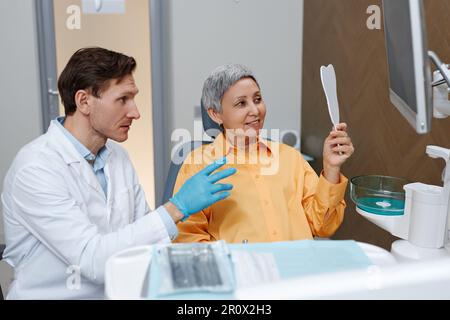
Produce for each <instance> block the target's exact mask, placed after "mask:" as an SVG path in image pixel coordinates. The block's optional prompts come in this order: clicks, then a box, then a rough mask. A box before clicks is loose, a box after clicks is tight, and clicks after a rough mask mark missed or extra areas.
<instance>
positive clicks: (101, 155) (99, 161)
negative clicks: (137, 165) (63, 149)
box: [56, 117, 109, 196]
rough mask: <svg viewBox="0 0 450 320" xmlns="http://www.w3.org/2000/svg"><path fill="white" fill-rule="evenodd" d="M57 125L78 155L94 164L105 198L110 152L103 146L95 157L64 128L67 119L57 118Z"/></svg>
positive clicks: (93, 167)
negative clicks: (107, 164) (106, 171)
mask: <svg viewBox="0 0 450 320" xmlns="http://www.w3.org/2000/svg"><path fill="white" fill-rule="evenodd" d="M56 120H58V121H56V124H57V125H58V127H59V128H60V129H61V130H62V132H63V133H64V135H65V136H66V137H67V139H69V141H70V142H71V143H72V144H73V146H74V147H75V149H77V151H78V153H79V154H81V156H82V157H83V158H85V159H86V161H87V162H89V163H92V161H93V164H92V169H93V170H94V174H95V176H96V177H97V180H98V182H99V183H100V186H101V187H102V189H103V192H104V193H105V196H106V195H107V192H108V182H107V181H106V176H105V171H104V170H103V169H104V168H105V164H106V159H108V156H109V150H108V148H106V146H103V147H102V148H101V149H100V150H99V152H98V155H97V156H95V155H94V154H93V153H92V152H91V151H89V149H88V148H86V147H85V146H84V145H83V144H82V143H81V142H80V141H78V140H77V139H76V138H75V137H74V136H73V135H72V134H71V133H70V132H69V131H68V130H67V129H66V128H64V121H65V117H58V118H56Z"/></svg>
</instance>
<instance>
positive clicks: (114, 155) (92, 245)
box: [2, 48, 236, 299]
mask: <svg viewBox="0 0 450 320" xmlns="http://www.w3.org/2000/svg"><path fill="white" fill-rule="evenodd" d="M135 68H136V61H135V60H134V59H133V58H132V57H128V56H126V55H123V54H121V53H117V52H113V51H110V50H106V49H103V48H84V49H80V50H78V51H77V52H76V53H75V54H74V55H73V56H72V57H71V58H70V60H69V62H68V64H67V66H66V67H65V69H64V70H63V72H62V73H61V76H60V78H59V81H58V89H59V93H60V95H61V100H62V103H63V104H64V108H65V115H66V116H65V117H60V118H57V119H56V120H53V121H52V123H51V124H50V127H49V128H48V132H47V133H46V134H44V135H42V136H40V137H38V138H37V139H36V140H34V141H32V142H31V143H29V144H27V145H26V146H25V147H23V148H22V149H21V150H20V152H19V153H18V154H17V156H16V158H15V159H14V161H13V163H12V165H11V167H10V169H9V171H8V173H7V175H6V178H5V181H4V189H3V194H2V204H3V216H4V226H5V235H6V250H5V252H4V259H5V260H6V261H7V262H8V263H9V264H10V265H11V266H12V267H13V268H14V271H15V275H14V281H13V283H12V284H11V287H10V290H9V292H8V296H7V298H9V299H101V298H103V297H104V269H105V262H106V260H107V259H108V257H110V256H111V255H113V254H114V253H116V252H118V251H120V250H123V249H126V248H129V247H132V246H137V245H147V244H157V243H170V241H171V240H173V239H175V238H176V236H177V235H178V231H177V227H176V223H177V222H178V221H180V220H182V219H185V218H187V217H189V216H190V215H191V214H193V213H196V212H198V211H200V210H202V209H203V208H206V207H208V206H210V205H211V204H213V203H215V202H217V201H219V200H221V199H224V198H226V197H227V196H228V195H229V190H231V189H232V186H231V185H230V184H220V183H217V184H216V182H218V181H219V180H221V179H224V178H226V177H228V176H230V175H232V174H234V173H235V172H236V170H235V169H227V170H223V171H220V172H217V173H213V171H215V170H216V169H218V168H219V167H221V166H222V165H223V163H224V162H225V161H224V160H223V161H219V162H216V163H213V164H211V165H210V166H208V167H206V168H205V169H204V170H203V171H201V172H199V173H198V174H196V175H195V176H193V177H192V178H191V179H190V180H188V181H187V182H186V183H185V184H184V186H183V187H182V188H181V190H180V191H179V192H178V193H177V194H176V195H175V196H174V197H173V198H172V199H170V201H169V202H168V203H166V204H165V205H163V206H161V207H159V208H157V209H156V210H155V211H151V210H150V209H149V207H148V205H147V203H146V200H145V195H144V192H143V190H142V187H141V186H140V184H139V182H138V178H137V176H136V172H135V170H134V168H133V166H132V164H131V162H130V159H129V158H128V154H127V152H126V151H125V150H124V149H123V148H122V147H121V146H119V145H118V144H117V143H115V142H113V141H116V142H123V141H125V140H127V138H128V131H129V130H130V127H131V124H132V122H133V120H137V119H139V117H140V115H139V111H138V108H137V106H136V103H135V101H134V98H135V96H136V95H137V94H138V88H137V86H136V84H135V81H134V78H133V71H134V70H135ZM112 140H113V141H112ZM74 272H75V274H74ZM76 273H79V279H80V282H79V285H78V284H77V283H76V282H75V283H72V282H71V280H73V277H74V276H77V274H76Z"/></svg>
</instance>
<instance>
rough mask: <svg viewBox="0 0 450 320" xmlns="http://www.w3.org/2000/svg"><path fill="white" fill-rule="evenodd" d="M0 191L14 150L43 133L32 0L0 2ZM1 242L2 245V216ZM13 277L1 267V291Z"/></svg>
mask: <svg viewBox="0 0 450 320" xmlns="http://www.w3.org/2000/svg"><path fill="white" fill-rule="evenodd" d="M0 52H1V59H0V70H1V75H2V76H1V77H0V97H1V102H0V112H1V116H0V137H1V138H0V150H1V153H0V181H1V185H0V191H1V190H3V179H4V177H5V175H6V171H7V170H8V168H9V166H10V164H11V162H12V160H13V158H14V156H15V155H16V153H17V151H18V150H19V149H20V148H21V147H22V146H23V145H25V144H26V143H27V142H29V141H31V140H32V139H34V138H36V137H37V136H39V135H40V134H41V133H42V124H41V122H42V119H41V106H40V87H39V73H38V66H39V63H38V56H37V40H36V27H35V15H34V0H20V1H15V0H2V1H0ZM0 221H1V222H0V242H1V243H4V233H3V217H2V219H0ZM11 276H12V272H11V269H10V268H9V267H7V266H6V264H5V262H1V265H0V283H1V285H2V289H3V291H6V286H7V284H8V283H9V281H10V278H11Z"/></svg>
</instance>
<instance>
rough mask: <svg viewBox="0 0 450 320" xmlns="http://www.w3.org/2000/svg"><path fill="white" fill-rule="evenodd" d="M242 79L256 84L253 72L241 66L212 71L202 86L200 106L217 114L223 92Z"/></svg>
mask: <svg viewBox="0 0 450 320" xmlns="http://www.w3.org/2000/svg"><path fill="white" fill-rule="evenodd" d="M242 78H251V79H253V80H254V81H255V82H256V85H257V86H258V87H259V84H258V81H256V78H255V76H254V75H253V72H252V71H251V70H250V69H249V68H247V67H246V66H243V65H241V64H227V65H223V66H220V67H217V68H216V69H214V71H213V72H211V74H210V75H209V77H208V78H207V79H206V80H205V83H204V84H203V92H202V105H203V107H204V108H205V109H206V110H208V109H209V108H213V109H215V110H216V111H217V112H220V111H221V110H222V105H221V101H222V97H223V95H224V94H225V92H226V91H227V90H228V89H229V88H230V87H231V86H232V85H234V84H235V83H236V82H238V81H239V80H241V79H242Z"/></svg>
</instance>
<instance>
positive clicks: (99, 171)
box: [55, 117, 178, 240]
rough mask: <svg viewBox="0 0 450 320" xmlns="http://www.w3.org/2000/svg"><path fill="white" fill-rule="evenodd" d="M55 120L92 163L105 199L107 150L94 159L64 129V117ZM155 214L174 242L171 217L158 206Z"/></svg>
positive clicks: (101, 151) (175, 232) (103, 149)
mask: <svg viewBox="0 0 450 320" xmlns="http://www.w3.org/2000/svg"><path fill="white" fill-rule="evenodd" d="M56 120H57V121H55V123H56V124H57V126H58V127H59V128H60V129H61V131H62V132H63V133H64V135H65V136H66V137H67V139H69V141H70V142H71V143H72V144H73V146H74V147H75V149H76V150H77V151H78V152H79V154H80V155H81V156H82V157H83V158H84V159H86V161H88V162H92V161H94V162H93V165H92V169H93V170H94V174H95V176H96V177H97V180H98V182H99V183H100V185H101V187H102V189H103V191H104V193H105V199H106V195H107V192H108V182H107V178H106V175H105V171H104V170H103V169H104V167H105V164H106V160H107V159H108V156H109V153H110V152H109V150H108V148H106V146H103V147H102V148H101V149H100V151H99V152H98V155H97V157H96V156H95V155H94V154H93V153H92V152H91V151H89V149H88V148H86V147H85V146H84V145H83V144H82V143H81V142H80V141H78V140H77V139H76V138H75V137H74V136H73V135H72V134H71V133H70V132H69V131H68V130H67V129H66V128H64V121H65V117H58V118H56ZM156 212H158V214H159V216H160V217H161V220H162V221H163V222H164V225H165V226H166V228H167V233H168V234H169V238H170V240H175V238H176V237H177V236H178V228H177V226H176V225H175V223H174V221H173V219H172V217H171V216H170V215H169V213H168V212H167V210H166V208H164V206H160V207H159V208H158V209H156Z"/></svg>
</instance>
